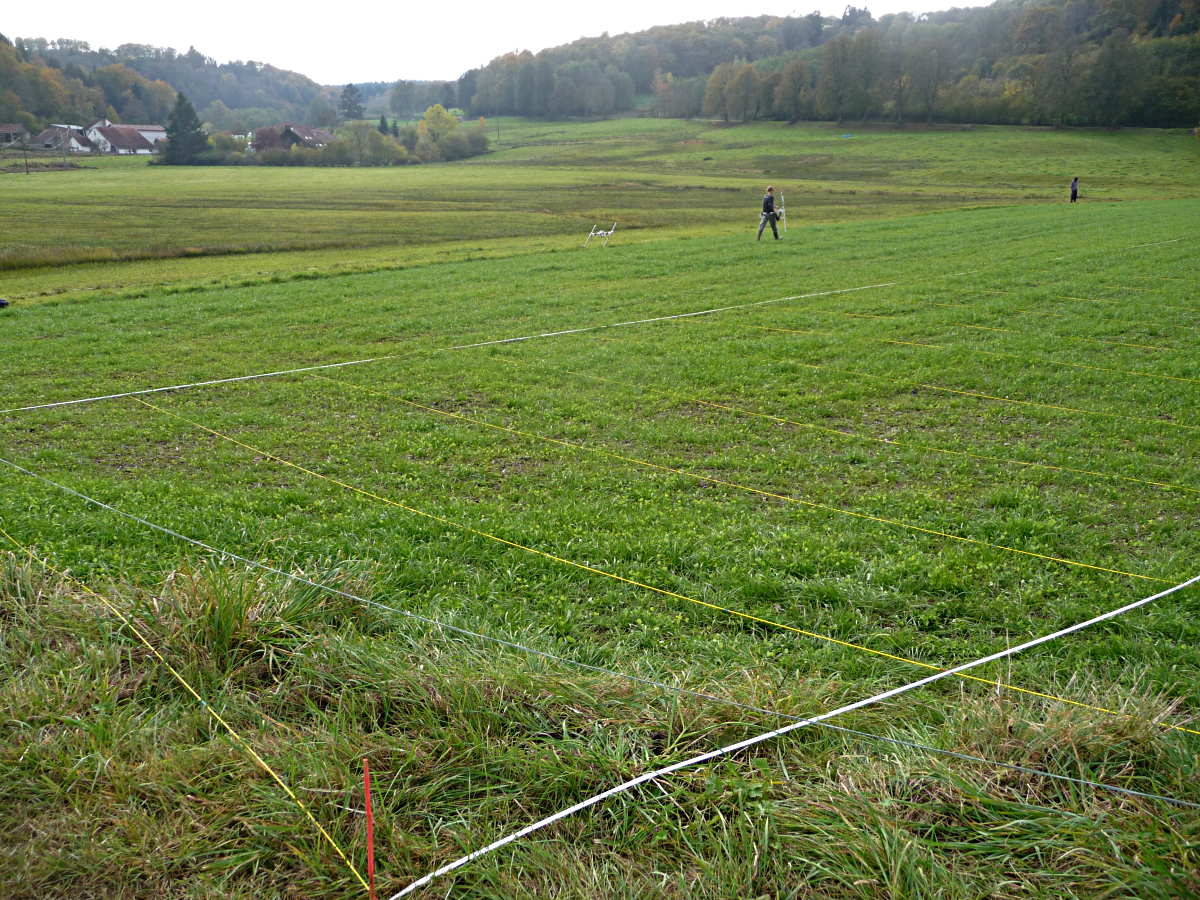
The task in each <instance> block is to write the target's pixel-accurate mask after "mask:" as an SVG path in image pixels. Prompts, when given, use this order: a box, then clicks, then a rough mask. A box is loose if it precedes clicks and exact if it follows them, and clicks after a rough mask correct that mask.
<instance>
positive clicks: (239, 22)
mask: <svg viewBox="0 0 1200 900" xmlns="http://www.w3.org/2000/svg"><path fill="white" fill-rule="evenodd" d="M990 2H991V0H853V2H851V3H850V4H849V5H853V6H858V7H860V8H861V7H864V6H865V7H866V8H868V9H869V10H871V13H872V15H874V16H875V18H879V17H880V16H883V15H887V14H888V13H894V12H901V11H905V10H907V11H908V12H912V13H920V12H930V11H935V10H941V9H948V8H950V7H955V6H959V7H965V6H987V5H988V4H989V3H990ZM6 5H7V6H8V7H9V8H8V9H7V10H6V11H5V12H4V13H3V14H0V34H4V35H5V36H6V37H8V38H9V39H10V40H12V39H14V38H17V37H25V38H34V37H44V38H47V39H55V38H63V37H66V38H75V39H77V40H83V41H87V42H88V43H89V44H91V46H92V49H98V48H100V47H107V48H109V49H112V48H115V47H117V46H118V45H120V44H126V43H129V44H152V45H154V46H156V47H174V48H175V49H177V50H180V51H186V50H187V48H188V47H189V46H195V48H196V49H197V50H199V51H200V52H201V53H203V54H204V55H205V56H210V57H212V58H214V59H216V60H217V61H218V62H228V61H229V60H234V59H237V60H248V59H253V60H256V61H258V62H266V63H270V64H271V65H274V66H277V67H279V68H281V69H291V70H293V71H296V72H300V73H301V74H304V75H307V76H308V77H309V78H312V79H313V80H314V81H317V82H320V83H321V84H345V83H346V82H352V81H395V80H397V79H400V78H408V79H449V78H457V77H458V76H459V75H461V74H462V73H463V72H465V71H466V70H467V69H471V68H474V67H476V66H481V65H484V64H485V63H487V62H488V60H490V59H492V58H493V57H495V56H499V55H500V54H502V53H506V52H508V51H510V50H532V51H534V52H536V51H538V50H541V49H543V48H545V47H553V46H555V45H558V44H565V43H568V42H569V41H573V40H575V39H576V38H579V37H593V36H596V35H599V34H601V33H602V32H605V31H607V32H608V33H609V34H614V35H615V34H621V33H623V32H627V31H640V30H642V29H644V28H649V27H651V26H653V25H671V24H675V23H678V22H692V21H696V20H698V19H714V18H719V17H723V16H757V15H807V14H808V13H810V12H813V11H816V10H819V11H820V12H821V13H822V14H824V15H834V16H840V15H841V14H842V11H843V10H844V9H845V7H846V6H847V3H845V2H830V0H807V2H805V0H759V2H757V3H753V4H746V3H745V2H744V0H743V2H738V0H658V2H646V0H641V2H639V0H552V2H546V0H537V2H521V0H512V2H507V3H506V2H504V0H487V2H483V0H451V2H448V3H447V4H446V6H444V7H442V6H440V4H437V3H405V2H403V0H390V2H377V0H374V2H373V0H342V2H335V3H329V2H313V0H290V2H282V3H281V2H272V0H267V2H263V0H258V2H255V0H204V2H202V3H199V4H174V3H170V2H169V0H168V2H163V0H157V2H153V3H136V4H122V3H116V4H112V3H97V2H95V0H86V2H84V0H59V2H56V3H51V4H48V5H46V6H42V5H41V4H40V3H32V2H24V3H12V4H6ZM405 7H410V9H409V10H407V11H406V10H405V9H404V8H405Z"/></svg>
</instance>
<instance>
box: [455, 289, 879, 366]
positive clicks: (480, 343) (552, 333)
mask: <svg viewBox="0 0 1200 900" xmlns="http://www.w3.org/2000/svg"><path fill="white" fill-rule="evenodd" d="M899 283H900V282H898V281H885V282H883V283H881V284H865V285H862V286H861V287H852V288H838V289H837V290H832V291H814V292H813V293H810V294H795V295H793V296H791V297H776V298H773V299H771V300H755V301H754V302H752V303H736V304H734V305H733V306H719V307H715V308H714V309H702V310H698V311H696V312H688V313H677V314H675V315H670V316H655V317H653V318H650V319H635V320H632V321H629V322H612V323H610V324H608V325H588V326H585V327H583V328H570V329H567V330H565V331H547V332H544V333H543V334H531V335H525V336H524V337H514V338H501V339H499V340H495V341H477V342H476V343H474V344H458V345H457V346H454V347H444V348H442V349H444V350H471V349H473V348H475V347H491V346H493V345H496V344H515V343H518V342H519V341H532V340H536V339H537V338H547V337H560V336H562V335H567V334H583V333H584V332H588V331H599V330H600V329H603V328H622V327H624V326H627V325H649V324H651V323H653V322H667V321H670V320H672V319H690V318H693V317H695V316H710V315H712V314H714V313H720V312H729V311H730V310H734V309H749V308H750V307H752V306H766V305H768V304H771V303H786V302H787V301H789V300H807V299H810V298H812V297H828V296H830V295H832V294H849V293H853V292H855V291H869V290H872V289H873V288H884V287H895V286H896V285H897V284H899Z"/></svg>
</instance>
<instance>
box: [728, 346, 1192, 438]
mask: <svg viewBox="0 0 1200 900" xmlns="http://www.w3.org/2000/svg"><path fill="white" fill-rule="evenodd" d="M747 327H750V328H757V329H760V330H762V331H780V332H788V331H791V329H788V328H767V327H766V326H764V325H751V326H747ZM799 333H800V334H803V332H799ZM794 365H797V366H803V367H804V368H806V369H818V370H821V371H825V372H838V373H840V374H842V375H853V376H855V377H856V378H873V379H875V380H876V381H885V382H887V383H889V384H899V383H901V382H900V379H897V378H889V377H888V376H887V375H876V374H875V373H873V372H858V371H855V370H854V369H842V368H839V367H837V366H825V365H818V364H817V363H805V362H795V363H794ZM909 383H910V384H912V385H915V386H916V387H922V388H926V389H928V390H931V391H943V392H945V393H947V394H961V395H962V396H965V397H979V398H982V399H984V400H995V401H997V402H999V403H1015V404H1018V405H1020V406H1034V407H1038V408H1040V409H1055V410H1059V411H1060V412H1072V413H1080V414H1081V415H1085V416H1100V417H1102V418H1106V419H1121V420H1122V421H1135V422H1146V423H1148V424H1151V425H1166V426H1168V427H1170V428H1183V429H1186V430H1188V431H1200V425H1188V424H1187V423H1185V422H1172V421H1170V420H1168V419H1152V418H1150V417H1149V416H1134V415H1126V414H1123V413H1109V412H1101V411H1099V410H1094V409H1079V408H1078V407H1074V406H1060V405H1058V404H1054V403H1041V402H1039V401H1037V400H1017V399H1014V398H1013V397H999V396H996V395H995V394H984V393H981V392H979V391H964V390H959V389H957V388H948V387H943V386H942V385H940V384H927V383H925V382H921V381H913V382H909Z"/></svg>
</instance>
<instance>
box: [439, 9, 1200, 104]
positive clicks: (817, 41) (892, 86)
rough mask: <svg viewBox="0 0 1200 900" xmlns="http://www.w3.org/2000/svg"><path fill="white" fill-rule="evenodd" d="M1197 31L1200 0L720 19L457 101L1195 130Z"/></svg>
mask: <svg viewBox="0 0 1200 900" xmlns="http://www.w3.org/2000/svg"><path fill="white" fill-rule="evenodd" d="M1198 31H1200V0H1001V2H997V3H994V4H993V5H992V6H989V7H985V8H978V9H952V10H948V11H946V12H939V13H929V14H926V15H922V16H920V17H917V18H914V17H913V16H911V15H908V14H903V13H902V14H898V15H889V16H884V17H883V18H881V19H879V20H878V21H876V20H875V19H874V18H873V17H872V16H871V14H870V12H868V11H867V10H866V9H857V8H854V7H849V8H847V10H846V12H845V13H844V14H843V15H842V16H841V18H838V19H833V18H827V17H825V18H823V17H821V16H820V15H817V14H815V13H814V14H812V15H808V16H804V17H799V18H796V17H771V16H759V17H755V18H737V19H716V20H713V21H709V22H691V23H687V24H684V25H671V26H663V27H659V28H651V29H649V30H648V31H642V32H638V33H635V34H623V35H618V36H616V37H610V36H608V35H602V36H601V37H598V38H586V39H583V40H579V41H575V42H573V43H570V44H566V45H564V46H561V47H554V48H551V49H548V50H543V51H542V52H540V53H537V54H533V53H528V52H526V53H519V54H507V55H505V56H501V57H497V58H496V59H493V60H492V61H491V62H490V63H488V65H487V66H485V67H484V68H482V69H477V70H472V71H469V72H466V73H465V74H464V75H463V76H462V77H461V78H460V79H459V82H458V87H459V90H458V98H459V102H460V105H465V106H468V107H469V108H470V110H471V112H472V113H479V114H485V115H494V114H498V113H507V114H516V115H527V116H537V115H549V116H576V115H582V116H595V115H606V114H609V113H613V112H618V111H622V110H625V109H628V108H629V107H630V106H631V105H632V104H633V98H634V96H635V95H636V94H646V93H653V95H654V105H653V109H654V110H655V111H656V112H657V113H658V114H660V115H666V116H694V115H701V114H705V115H719V116H723V117H725V118H728V119H733V120H745V119H754V118H776V119H786V120H795V119H800V118H806V119H808V118H825V119H836V120H843V119H863V118H880V117H886V118H889V119H894V120H899V121H903V120H906V119H910V118H920V119H924V120H932V121H955V122H996V123H1012V124H1020V123H1028V124H1074V125H1120V124H1128V125H1149V126H1181V125H1182V126H1191V125H1195V124H1196V123H1197V121H1200V35H1198V33H1197V32H1198ZM466 97H469V98H470V99H469V100H466V99H465V98H466Z"/></svg>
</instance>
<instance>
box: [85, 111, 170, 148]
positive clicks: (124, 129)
mask: <svg viewBox="0 0 1200 900" xmlns="http://www.w3.org/2000/svg"><path fill="white" fill-rule="evenodd" d="M157 127H158V126H151V125H114V124H113V123H112V122H110V121H108V119H100V120H99V121H96V122H93V123H92V124H91V125H89V126H88V127H87V129H86V130H85V132H84V134H85V136H86V137H87V139H88V140H89V141H91V143H92V145H93V146H94V147H95V148H96V149H97V150H98V151H99V152H101V153H115V154H118V155H127V156H128V155H147V154H150V153H153V152H154V151H155V149H156V147H155V144H154V143H153V142H152V141H150V140H148V139H147V138H146V137H145V136H144V135H143V134H142V131H141V129H143V128H157ZM166 135H167V133H166V129H163V130H162V137H163V139H164V140H165V139H166Z"/></svg>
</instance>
